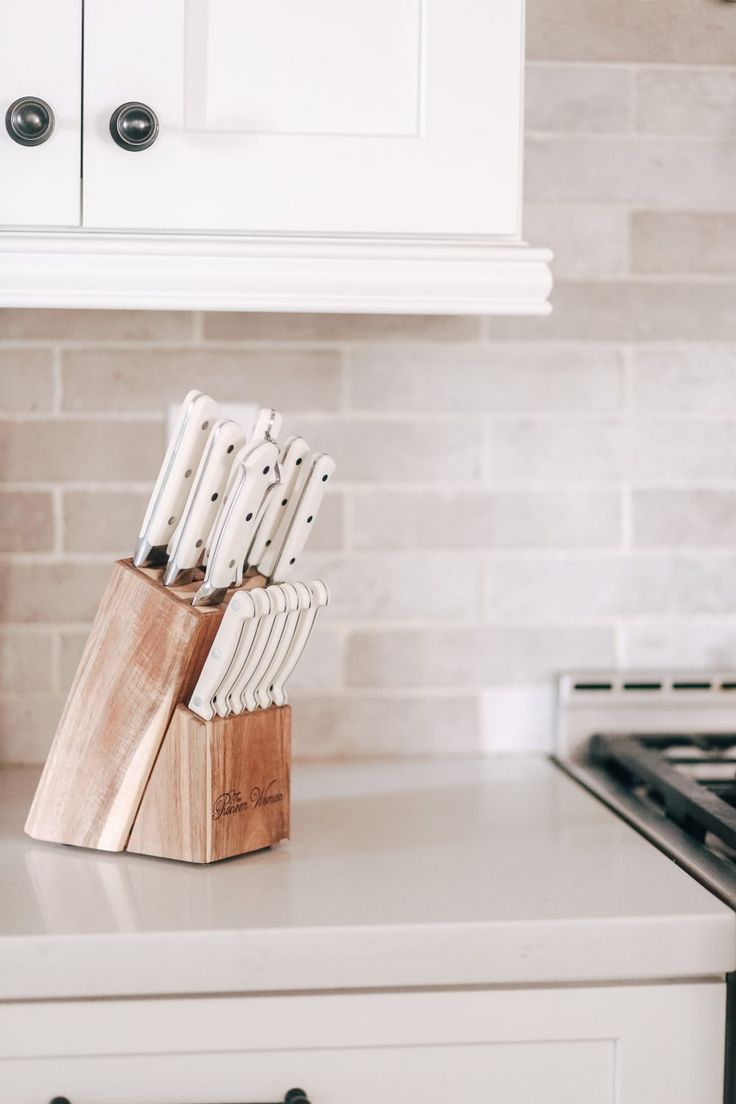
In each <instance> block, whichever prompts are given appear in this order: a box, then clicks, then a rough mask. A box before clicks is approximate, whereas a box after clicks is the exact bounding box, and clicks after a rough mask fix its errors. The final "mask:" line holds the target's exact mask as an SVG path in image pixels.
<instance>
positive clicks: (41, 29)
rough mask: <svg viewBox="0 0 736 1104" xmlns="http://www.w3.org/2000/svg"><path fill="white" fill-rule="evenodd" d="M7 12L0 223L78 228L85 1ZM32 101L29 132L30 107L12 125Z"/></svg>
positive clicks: (1, 43)
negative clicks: (39, 115) (40, 115)
mask: <svg viewBox="0 0 736 1104" xmlns="http://www.w3.org/2000/svg"><path fill="white" fill-rule="evenodd" d="M0 11H1V12H2V31H0V111H1V112H2V121H1V122H0V127H1V129H0V222H2V223H4V224H5V225H7V226H78V225H79V221H80V214H81V210H80V147H81V121H82V89H81V84H82V68H81V54H82V0H34V3H28V0H3V4H2V7H1V8H0ZM24 100H25V101H27V102H26V105H25V106H26V109H27V110H29V111H30V112H31V115H30V117H28V116H26V119H25V123H26V125H24V119H23V117H22V116H21V117H20V118H18V116H17V110H20V111H22V110H23V106H24V105H23V104H19V105H18V109H16V116H15V120H14V121H13V120H12V119H11V118H9V115H12V114H13V112H12V110H11V108H12V105H13V104H17V103H18V101H24ZM39 101H40V105H41V107H40V109H41V110H42V111H44V112H45V117H43V116H42V117H38V116H37V115H34V111H35V112H37V111H38V110H39V106H38V102H39ZM29 141H30V142H31V143H33V144H30V145H29V144H25V143H26V142H29Z"/></svg>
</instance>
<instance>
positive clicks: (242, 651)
mask: <svg viewBox="0 0 736 1104" xmlns="http://www.w3.org/2000/svg"><path fill="white" fill-rule="evenodd" d="M248 594H250V595H252V596H253V601H254V603H255V604H256V615H257V620H255V622H254V623H253V624H252V625H248V628H247V633H244V634H243V636H242V637H241V644H239V646H238V649H237V652H236V655H235V659H234V660H233V667H232V668H231V671H228V673H227V677H226V679H225V681H224V683H223V686H222V687H221V691H220V693H218V694H217V696H216V698H215V709H216V710H217V713H218V715H220V716H225V715H226V714H227V713H242V712H243V701H242V693H243V690H244V689H245V684H246V682H248V680H249V678H250V675H252V672H253V669H254V668H255V666H256V664H257V662H258V657H259V655H260V651H259V649H260V647H262V645H263V641H264V634H263V630H262V626H263V624H264V622H265V620H266V619H267V618H268V616H269V614H270V612H271V595H270V593H269V588H268V587H265V588H264V587H254V590H253V591H248ZM277 604H278V603H277ZM232 676H234V677H232Z"/></svg>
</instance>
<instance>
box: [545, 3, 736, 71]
mask: <svg viewBox="0 0 736 1104" xmlns="http://www.w3.org/2000/svg"><path fill="white" fill-rule="evenodd" d="M526 24H527V57H528V58H530V59H532V60H537V59H539V60H542V61H548V60H563V61H584V62H587V63H591V62H596V61H628V62H648V61H651V62H657V63H664V62H682V63H684V64H686V65H698V64H699V65H732V64H733V59H734V53H733V18H732V12H731V9H730V6H729V5H728V4H719V3H714V2H713V0H659V2H658V3H642V2H641V0H617V2H616V3H615V4H612V3H611V0H555V2H554V3H550V0H529V2H528V4H527V15H526Z"/></svg>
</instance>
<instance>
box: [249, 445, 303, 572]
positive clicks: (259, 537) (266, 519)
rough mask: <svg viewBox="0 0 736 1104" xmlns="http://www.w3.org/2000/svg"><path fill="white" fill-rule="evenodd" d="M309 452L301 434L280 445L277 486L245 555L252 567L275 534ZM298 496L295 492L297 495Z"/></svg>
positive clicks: (256, 563)
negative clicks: (279, 473) (282, 447)
mask: <svg viewBox="0 0 736 1104" xmlns="http://www.w3.org/2000/svg"><path fill="white" fill-rule="evenodd" d="M308 453H309V445H308V444H307V442H306V441H305V440H304V438H303V437H292V438H290V440H289V441H288V442H287V444H286V445H285V446H284V449H283V452H282V454H281V459H280V460H279V467H280V468H281V488H280V491H279V493H278V494H272V495H271V496H270V498H269V502H268V505H267V507H266V509H265V510H264V512H263V517H262V518H261V523H260V525H259V526H258V531H257V532H256V535H255V537H254V538H253V543H252V545H251V546H250V550H249V552H248V556H247V562H248V564H250V565H251V566H254V567H256V566H257V565H258V562H259V560H260V559H261V557H262V556H263V555H264V554H265V551H266V549H267V548H268V547H269V546H270V545H271V543H272V541H273V540H274V538H275V537H276V535H277V533H278V531H279V526H280V524H281V520H282V518H283V517H284V516H285V512H286V509H287V507H288V505H289V502H290V500H291V498H292V495H295V494H296V490H297V486H298V483H299V476H300V475H301V472H302V469H303V466H304V460H305V459H306V457H307V455H308ZM297 497H298V496H297Z"/></svg>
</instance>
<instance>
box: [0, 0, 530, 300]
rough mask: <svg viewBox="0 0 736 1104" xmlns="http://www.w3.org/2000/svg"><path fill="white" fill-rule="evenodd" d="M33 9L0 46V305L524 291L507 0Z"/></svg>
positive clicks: (55, 1) (516, 94)
mask: <svg viewBox="0 0 736 1104" xmlns="http://www.w3.org/2000/svg"><path fill="white" fill-rule="evenodd" d="M33 8H34V33H33V34H32V35H31V34H29V33H28V26H27V23H28V19H29V15H28V10H27V9H28V5H27V4H24V3H23V2H22V0H8V7H7V11H6V12H5V13H4V24H5V27H4V35H3V44H2V45H0V60H2V61H3V72H2V74H1V75H0V88H2V90H3V96H4V102H3V105H2V106H3V112H6V111H9V108H10V106H11V104H13V103H17V102H18V101H19V100H24V101H25V100H27V101H29V103H28V104H25V106H24V105H23V104H21V105H20V107H18V108H16V110H15V114H13V112H9V114H8V115H7V117H6V125H5V127H4V128H2V133H1V134H0V173H2V177H3V191H2V194H1V195H0V305H4V306H78V307H161V308H163V307H165V308H177V307H181V308H199V307H201V308H217V309H255V310H261V311H263V310H303V311H356V312H360V311H385V312H407V311H408V312H437V313H448V312H449V313H473V312H475V313H510V314H519V313H546V312H547V310H548V305H547V302H546V300H547V296H548V294H549V290H550V286H551V278H550V274H549V267H548V265H549V260H550V254H549V252H548V251H547V250H545V249H533V248H530V247H529V246H528V245H527V244H526V243H524V241H523V238H522V232H521V157H522V123H523V120H522V106H523V88H522V85H523V47H524V0H488V2H486V3H478V2H477V0H371V2H368V0H312V2H311V3H310V4H305V3H304V2H303V0H271V2H270V3H269V4H267V5H262V4H256V3H255V2H254V0H130V2H129V3H127V4H126V5H125V6H124V8H123V9H122V10H121V8H120V6H119V5H116V4H114V3H112V2H111V0H86V2H85V3H84V5H82V3H81V0H38V2H37V3H36V4H35V5H34V6H33ZM82 42H83V44H84V50H83V56H84V63H83V64H84V73H83V74H82V63H81V60H80V57H81V54H82ZM82 78H83V79H82ZM36 101H38V102H39V103H40V104H41V105H42V106H41V107H38V106H36V107H35V108H34V103H35V102H36ZM24 112H25V114H24ZM39 112H40V113H41V114H40V115H39ZM44 112H46V114H47V115H49V118H48V119H46V120H45V122H44V119H45V116H44ZM45 123H46V124H47V125H45ZM44 126H45V129H44ZM80 166H81V169H80ZM80 172H81V179H80Z"/></svg>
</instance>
